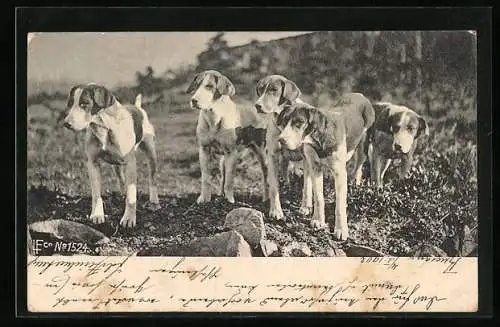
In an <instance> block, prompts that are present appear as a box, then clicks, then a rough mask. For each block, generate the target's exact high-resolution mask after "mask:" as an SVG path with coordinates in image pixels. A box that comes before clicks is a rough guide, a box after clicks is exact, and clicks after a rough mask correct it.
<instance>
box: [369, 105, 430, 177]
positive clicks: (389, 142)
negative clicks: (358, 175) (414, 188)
mask: <svg viewBox="0 0 500 327" xmlns="http://www.w3.org/2000/svg"><path fill="white" fill-rule="evenodd" d="M373 108H374V110H375V116H376V119H375V123H374V124H373V126H372V127H371V128H370V130H369V131H368V135H369V138H368V141H369V145H368V157H369V161H370V167H371V168H370V174H371V179H372V182H373V183H374V184H375V185H376V186H377V187H381V186H383V182H384V175H385V172H386V171H387V169H388V168H389V166H390V164H391V162H392V160H393V159H396V158H399V159H401V166H400V167H398V169H397V174H398V176H399V177H400V178H404V177H405V176H406V175H407V174H408V172H409V170H410V168H411V165H412V162H413V153H414V151H415V148H416V145H417V141H418V139H419V138H420V137H421V136H422V135H429V127H428V125H427V121H426V120H425V118H423V117H422V116H420V115H419V114H417V113H416V112H415V111H413V110H411V109H409V108H408V107H405V106H400V105H395V104H392V103H388V102H378V103H374V104H373Z"/></svg>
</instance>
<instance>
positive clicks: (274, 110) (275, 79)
mask: <svg viewBox="0 0 500 327" xmlns="http://www.w3.org/2000/svg"><path fill="white" fill-rule="evenodd" d="M256 93H257V96H258V97H259V98H258V99H257V101H256V102H255V108H256V109H257V112H258V113H259V114H261V115H262V116H263V119H264V120H265V121H266V126H267V127H266V149H265V153H266V157H267V163H268V185H269V206H270V207H269V217H270V218H275V219H284V218H285V215H284V214H283V210H282V208H281V202H280V198H279V182H278V177H279V176H278V171H279V168H278V167H279V162H280V160H281V161H282V167H283V168H282V171H285V172H286V171H287V170H288V166H289V163H290V162H293V161H300V160H302V159H303V155H302V153H301V152H300V151H298V150H295V151H292V150H289V149H287V148H286V147H282V146H281V144H280V143H279V142H278V137H279V134H280V129H279V127H278V126H277V124H276V117H277V116H278V114H279V113H280V112H281V111H282V110H283V108H284V107H285V106H290V105H293V104H301V105H303V106H309V107H312V106H310V105H308V104H306V103H305V102H303V101H302V100H301V99H300V95H301V92H300V89H299V88H298V87H297V85H296V84H295V83H294V82H293V81H291V80H289V79H287V78H286V77H284V76H282V75H269V76H266V77H264V78H262V79H261V80H260V81H259V82H258V83H257V86H256ZM311 210H312V181H311V180H310V178H309V177H308V176H307V175H306V174H305V171H304V187H303V190H302V204H301V207H300V209H299V211H300V212H301V213H302V214H304V215H307V214H309V213H310V212H311Z"/></svg>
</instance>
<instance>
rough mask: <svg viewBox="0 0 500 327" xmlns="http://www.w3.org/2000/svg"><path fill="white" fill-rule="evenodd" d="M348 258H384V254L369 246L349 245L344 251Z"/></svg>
mask: <svg viewBox="0 0 500 327" xmlns="http://www.w3.org/2000/svg"><path fill="white" fill-rule="evenodd" d="M345 253H346V255H347V256H348V257H385V256H386V254H385V253H383V252H380V251H378V250H375V249H373V248H371V247H369V246H364V245H357V244H351V245H349V247H348V248H347V249H346V250H345Z"/></svg>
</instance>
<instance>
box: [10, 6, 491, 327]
mask: <svg viewBox="0 0 500 327" xmlns="http://www.w3.org/2000/svg"><path fill="white" fill-rule="evenodd" d="M15 9H16V10H15V51H16V53H15V97H16V99H15V101H16V102H15V107H16V117H15V118H16V144H15V147H16V149H15V153H16V175H15V176H16V181H15V182H16V189H15V191H16V194H15V196H16V212H15V222H16V223H15V227H16V248H15V253H14V255H15V258H16V262H15V268H16V272H15V278H16V280H15V288H16V298H15V301H16V302H15V315H16V317H17V318H35V317H37V318H64V317H68V316H71V318H85V319H91V320H94V319H95V318H98V319H100V318H103V317H107V316H112V317H131V316H133V317H139V318H146V317H157V318H160V317H170V318H173V317H190V318H215V317H223V318H234V317H237V318H243V317H282V316H286V317H296V318H307V317H325V318H332V317H333V318H349V317H351V318H352V317H355V318H377V317H383V318H393V317H398V318H401V317H403V318H427V317H441V318H450V317H453V318H460V317H461V318H472V317H476V318H477V317H479V318H481V317H487V316H489V315H491V314H492V312H493V304H492V299H493V246H492V245H493V243H492V241H493V237H492V236H493V209H492V204H493V201H492V186H493V174H492V172H493V170H492V163H493V159H492V155H493V147H492V135H493V134H492V133H493V131H492V128H493V127H492V126H493V124H492V108H493V98H492V96H493V94H492V89H493V82H492V72H493V66H492V58H493V56H492V53H493V52H492V33H493V30H492V10H491V8H488V7H462V8H461V7H446V8H444V7H441V8H439V7H419V8H416V7H357V8H349V7H266V8H264V7H260V8H256V7H217V8H213V7H17V8H15ZM252 30H255V31H320V30H346V31H347V30H349V31H355V30H476V31H477V46H478V56H477V74H478V76H477V85H478V89H477V92H478V94H477V96H478V97H477V100H478V119H477V141H478V160H479V163H478V183H479V184H478V200H479V217H480V219H479V221H480V223H479V227H478V228H479V240H480V241H479V255H478V260H479V264H478V269H479V271H478V284H479V307H478V312H475V313H457V312H450V313H425V312H422V313H342V312H335V313H207V312H197V313H194V312H191V313H179V312H164V313H137V312H123V313H109V314H104V313H71V314H63V313H31V312H28V311H27V298H26V291H27V287H26V282H27V276H26V253H27V249H26V195H27V190H26V188H27V184H26V171H27V170H26V154H27V153H26V128H27V125H26V109H25V108H26V105H27V99H26V94H27V37H26V35H27V33H28V32H84V31H85V32H111V31H131V32H132V31H252ZM92 318H94V319H92ZM94 321H95V320H94ZM94 321H92V322H91V323H94Z"/></svg>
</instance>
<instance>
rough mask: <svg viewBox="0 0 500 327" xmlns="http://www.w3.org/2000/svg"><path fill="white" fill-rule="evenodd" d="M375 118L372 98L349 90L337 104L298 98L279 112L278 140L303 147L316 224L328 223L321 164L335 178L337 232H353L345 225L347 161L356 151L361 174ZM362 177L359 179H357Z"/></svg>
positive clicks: (340, 236) (339, 235)
mask: <svg viewBox="0 0 500 327" xmlns="http://www.w3.org/2000/svg"><path fill="white" fill-rule="evenodd" d="M374 120H375V112H374V110H373V108H372V105H371V103H370V101H369V100H368V99H366V98H365V97H364V96H363V95H362V94H360V93H348V94H345V95H343V96H341V97H340V98H339V100H338V101H337V103H336V104H335V105H334V106H333V108H327V109H324V110H320V109H317V108H311V107H310V106H308V105H304V104H300V103H294V104H291V105H287V106H285V108H284V110H282V111H281V113H280V114H279V115H278V118H277V125H278V127H279V128H280V130H281V133H280V134H279V137H278V139H279V142H280V143H281V144H283V145H284V146H285V147H287V148H288V149H290V150H297V149H302V152H303V154H304V158H305V165H304V166H305V173H304V176H306V175H307V176H308V178H310V179H311V180H312V192H313V196H314V209H313V216H312V219H311V226H312V227H313V228H324V227H327V226H328V224H327V223H326V221H325V201H324V196H323V165H324V164H326V166H327V167H328V168H329V170H330V171H331V173H332V174H333V177H334V180H335V198H336V199H335V228H334V236H335V237H336V238H337V239H340V240H346V239H347V238H348V237H349V231H348V227H347V162H348V161H349V160H350V159H351V158H352V157H353V154H354V153H356V154H357V155H356V158H357V162H356V168H355V171H356V178H357V179H358V178H361V177H360V175H361V171H362V170H361V168H362V165H363V163H364V161H365V160H366V156H364V153H365V148H364V144H365V141H366V133H367V130H368V129H369V128H370V127H371V125H372V124H373V122H374ZM357 182H358V181H357Z"/></svg>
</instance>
